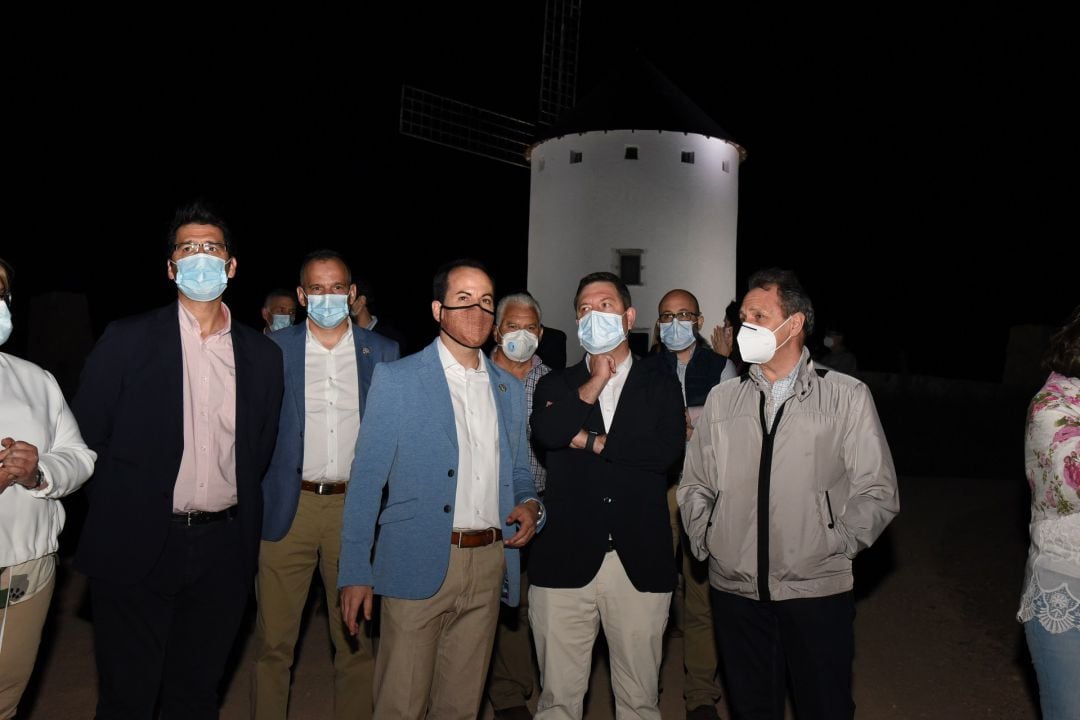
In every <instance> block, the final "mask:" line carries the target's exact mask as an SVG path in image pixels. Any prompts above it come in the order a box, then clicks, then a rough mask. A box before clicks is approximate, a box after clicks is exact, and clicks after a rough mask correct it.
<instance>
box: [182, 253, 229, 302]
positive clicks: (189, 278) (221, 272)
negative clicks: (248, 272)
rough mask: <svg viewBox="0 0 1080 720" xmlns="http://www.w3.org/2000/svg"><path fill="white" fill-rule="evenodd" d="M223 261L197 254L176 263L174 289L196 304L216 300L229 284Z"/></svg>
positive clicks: (211, 256)
mask: <svg viewBox="0 0 1080 720" xmlns="http://www.w3.org/2000/svg"><path fill="white" fill-rule="evenodd" d="M225 264H226V263H225V260H223V259H222V258H219V257H214V256H213V255H206V254H205V253H199V254H198V255H192V256H190V257H184V258H180V259H179V260H177V261H176V287H178V288H180V292H182V293H184V296H185V297H187V298H189V299H191V300H194V301H196V302H210V301H211V300H217V299H218V298H219V297H221V294H222V293H223V292H225V286H226V285H228V284H229V276H228V274H227V273H226V272H225Z"/></svg>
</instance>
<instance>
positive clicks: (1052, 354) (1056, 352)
mask: <svg viewBox="0 0 1080 720" xmlns="http://www.w3.org/2000/svg"><path fill="white" fill-rule="evenodd" d="M1043 364H1044V365H1045V366H1046V367H1047V369H1049V370H1053V371H1054V372H1056V373H1061V374H1062V375H1066V376H1068V377H1072V378H1080V305H1077V306H1076V307H1074V308H1073V311H1072V315H1071V316H1069V319H1068V320H1067V321H1066V322H1065V326H1064V327H1063V328H1061V329H1060V330H1058V331H1057V332H1056V333H1054V334H1053V335H1051V336H1050V346H1049V347H1048V348H1047V349H1046V355H1045V356H1044V358H1043Z"/></svg>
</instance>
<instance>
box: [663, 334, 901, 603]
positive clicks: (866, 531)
mask: <svg viewBox="0 0 1080 720" xmlns="http://www.w3.org/2000/svg"><path fill="white" fill-rule="evenodd" d="M822 373H823V375H822ZM755 376H757V377H755ZM768 391H769V390H768V385H767V384H766V383H765V381H764V379H763V378H762V377H761V375H760V371H758V369H757V368H754V371H753V372H751V373H750V374H749V375H744V376H742V377H739V378H733V379H731V380H727V381H725V382H723V383H721V384H719V385H717V386H716V387H714V388H713V389H712V391H711V392H710V393H709V396H708V399H707V400H706V402H705V408H704V410H703V411H702V414H701V417H700V419H699V420H698V422H697V424H696V428H695V430H694V434H693V437H692V439H691V440H690V444H689V446H688V448H687V451H686V460H685V463H684V465H683V475H682V480H681V481H680V482H679V489H678V495H677V497H678V502H679V507H680V510H681V512H682V518H683V524H684V525H685V526H686V532H687V534H688V535H689V537H690V544H691V547H692V548H693V551H694V554H695V555H696V556H697V557H698V558H699V559H701V560H704V559H706V558H708V561H709V581H710V583H711V584H712V586H713V587H715V588H716V589H718V590H722V591H725V592H730V593H734V594H736V595H741V596H743V597H748V598H754V599H759V600H790V599H794V598H806V597H823V596H827V595H834V594H836V593H840V592H845V591H847V590H850V589H851V588H852V575H851V561H852V559H853V558H854V557H855V554H856V553H857V552H859V551H860V550H862V549H863V548H866V547H869V546H870V545H871V543H873V542H874V540H876V539H877V537H878V536H879V535H880V534H881V532H882V530H884V529H885V526H886V525H888V524H889V521H890V520H892V518H893V517H894V516H895V515H896V513H897V512H898V511H899V509H900V500H899V494H898V490H897V486H896V470H895V468H894V467H893V461H892V455H891V454H890V453H889V446H888V443H887V442H886V441H885V435H884V433H883V432H882V428H881V422H880V421H879V420H878V415H877V410H876V409H875V407H874V401H873V398H872V397H871V396H870V390H869V389H868V388H867V387H866V385H865V384H864V383H862V382H861V381H859V380H857V379H855V378H853V377H851V376H849V375H844V374H842V373H838V372H835V371H831V370H830V371H824V370H823V371H816V370H815V368H814V364H813V361H811V360H810V358H809V354H808V353H806V351H805V350H804V352H803V357H802V360H801V361H800V369H799V373H798V377H797V380H796V387H795V393H794V394H793V395H792V396H791V397H790V398H789V399H788V400H787V401H786V402H785V403H784V404H783V406H782V407H781V408H780V409H779V410H778V411H777V415H776V419H775V420H774V421H773V427H772V428H770V429H769V430H768V431H766V430H765V427H764V426H765V412H764V408H765V405H764V400H765V394H764V393H767V392H768Z"/></svg>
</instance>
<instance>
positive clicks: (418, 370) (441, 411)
mask: <svg viewBox="0 0 1080 720" xmlns="http://www.w3.org/2000/svg"><path fill="white" fill-rule="evenodd" d="M439 342H441V340H439V339H438V338H436V339H435V341H434V342H433V343H431V344H430V345H428V346H427V347H426V348H425V349H424V350H422V351H420V352H418V353H416V354H415V355H410V356H409V357H406V358H403V359H401V360H398V361H397V362H393V363H384V364H381V365H379V366H378V367H376V368H375V378H374V380H373V381H372V384H371V394H370V395H369V396H368V401H367V413H366V415H365V417H364V424H363V425H362V426H361V428H360V436H359V438H357V442H356V460H354V461H353V466H352V479H351V480H350V484H349V492H348V495H347V496H346V498H345V521H344V527H343V529H342V533H341V562H340V564H339V572H338V586H339V587H344V586H346V585H371V586H373V587H374V588H375V593H376V594H378V595H385V596H388V597H395V598H404V599H409V600H421V599H424V598H429V597H431V596H432V595H434V594H435V593H436V592H437V591H438V589H439V588H440V587H441V586H442V583H443V580H444V579H445V578H446V568H447V566H448V565H449V562H450V533H451V532H452V531H453V522H454V502H455V500H456V493H457V468H458V442H457V428H456V426H455V424H454V406H453V402H452V401H451V399H450V387H449V385H447V383H446V375H445V373H444V372H443V367H442V362H441V361H440V358H439V350H438V346H437V345H436V343H439ZM487 368H488V372H489V378H490V380H491V394H492V396H493V397H494V399H495V408H496V411H497V412H498V415H499V419H498V428H499V512H500V513H501V516H502V519H503V520H505V518H506V516H507V515H509V514H510V511H511V510H512V509H513V507H514V506H515V505H516V504H518V503H521V502H524V501H525V500H527V499H529V498H536V488H535V487H534V486H533V481H532V472H531V471H530V469H529V447H528V441H527V440H526V438H525V423H526V422H527V421H528V418H527V417H526V416H525V391H524V388H523V386H522V384H521V381H519V380H518V379H517V378H515V377H514V376H513V375H511V374H510V373H508V372H506V371H504V370H502V369H500V368H498V367H496V366H495V365H494V364H492V363H490V362H488V363H487ZM384 487H388V494H387V498H386V504H385V506H383V507H382V508H381V510H380V500H381V498H382V494H383V488H384ZM376 522H377V523H378V530H379V535H378V542H377V543H376V542H375V528H376ZM516 531H517V528H516V527H515V526H505V527H503V535H504V537H509V536H510V535H513V533H514V532H516ZM373 544H374V550H375V552H374V562H373V561H372V545H373ZM505 552H506V575H505V576H504V577H503V589H502V596H503V602H505V603H507V604H508V605H517V603H518V594H519V590H520V582H519V567H518V551H517V550H516V549H514V548H505Z"/></svg>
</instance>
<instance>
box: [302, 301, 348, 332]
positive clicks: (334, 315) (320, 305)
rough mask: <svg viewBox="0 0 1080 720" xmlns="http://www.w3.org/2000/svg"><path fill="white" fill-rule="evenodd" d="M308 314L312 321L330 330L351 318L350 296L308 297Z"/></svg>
mask: <svg viewBox="0 0 1080 720" xmlns="http://www.w3.org/2000/svg"><path fill="white" fill-rule="evenodd" d="M307 314H308V317H309V318H311V321H312V322H313V323H315V324H316V325H318V326H319V327H321V328H323V329H324V330H330V329H332V328H336V327H337V326H338V325H340V324H341V321H342V320H344V319H346V318H347V317H349V296H348V295H308V296H307Z"/></svg>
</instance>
